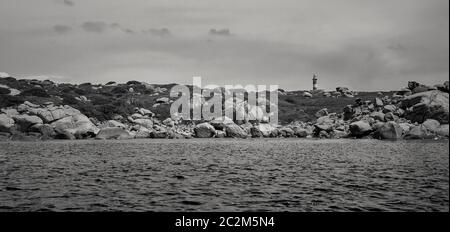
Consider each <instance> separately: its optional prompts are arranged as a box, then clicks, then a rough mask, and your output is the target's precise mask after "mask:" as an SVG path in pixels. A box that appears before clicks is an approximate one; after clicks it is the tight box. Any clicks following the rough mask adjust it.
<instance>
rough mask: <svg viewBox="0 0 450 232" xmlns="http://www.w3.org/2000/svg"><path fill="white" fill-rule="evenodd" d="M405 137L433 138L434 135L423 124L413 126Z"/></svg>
mask: <svg viewBox="0 0 450 232" xmlns="http://www.w3.org/2000/svg"><path fill="white" fill-rule="evenodd" d="M404 138H405V139H433V138H434V135H433V134H430V133H429V132H428V130H427V128H425V127H424V126H423V125H419V126H413V127H411V129H410V130H409V131H408V133H406V134H405V136H404Z"/></svg>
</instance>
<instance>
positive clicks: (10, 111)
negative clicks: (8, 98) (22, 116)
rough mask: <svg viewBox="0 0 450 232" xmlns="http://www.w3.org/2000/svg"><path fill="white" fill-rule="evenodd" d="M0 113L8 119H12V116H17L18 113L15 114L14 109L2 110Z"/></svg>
mask: <svg viewBox="0 0 450 232" xmlns="http://www.w3.org/2000/svg"><path fill="white" fill-rule="evenodd" d="M1 112H2V113H3V114H6V116H8V117H10V118H12V116H15V115H19V112H17V110H16V109H2V110H1Z"/></svg>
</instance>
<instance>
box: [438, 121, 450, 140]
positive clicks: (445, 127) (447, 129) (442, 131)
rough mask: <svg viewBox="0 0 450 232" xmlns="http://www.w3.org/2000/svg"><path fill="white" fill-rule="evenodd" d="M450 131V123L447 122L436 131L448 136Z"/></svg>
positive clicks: (440, 134)
mask: <svg viewBox="0 0 450 232" xmlns="http://www.w3.org/2000/svg"><path fill="white" fill-rule="evenodd" d="M448 132H449V128H448V124H445V125H441V126H440V127H439V129H438V130H437V131H436V134H437V135H439V136H442V137H447V138H448Z"/></svg>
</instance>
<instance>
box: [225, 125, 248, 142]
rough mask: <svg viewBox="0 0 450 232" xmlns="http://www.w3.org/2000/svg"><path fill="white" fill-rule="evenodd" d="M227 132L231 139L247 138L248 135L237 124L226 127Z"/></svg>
mask: <svg viewBox="0 0 450 232" xmlns="http://www.w3.org/2000/svg"><path fill="white" fill-rule="evenodd" d="M225 132H226V133H227V137H230V138H241V139H245V138H247V133H246V132H245V130H244V129H242V127H240V126H238V125H236V124H227V125H226V126H225Z"/></svg>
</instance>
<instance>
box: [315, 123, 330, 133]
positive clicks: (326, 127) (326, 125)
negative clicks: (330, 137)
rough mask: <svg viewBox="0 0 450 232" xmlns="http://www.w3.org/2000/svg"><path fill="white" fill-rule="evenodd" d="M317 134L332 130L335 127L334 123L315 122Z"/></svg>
mask: <svg viewBox="0 0 450 232" xmlns="http://www.w3.org/2000/svg"><path fill="white" fill-rule="evenodd" d="M314 128H315V130H314V131H315V134H316V135H319V133H320V132H321V131H326V132H331V131H332V130H333V129H334V124H332V123H324V124H315V125H314Z"/></svg>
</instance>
